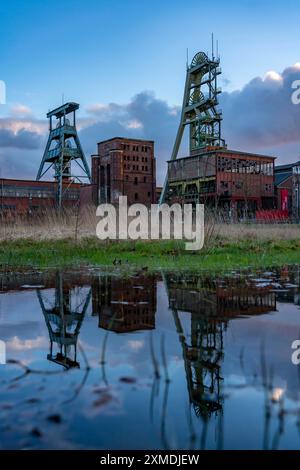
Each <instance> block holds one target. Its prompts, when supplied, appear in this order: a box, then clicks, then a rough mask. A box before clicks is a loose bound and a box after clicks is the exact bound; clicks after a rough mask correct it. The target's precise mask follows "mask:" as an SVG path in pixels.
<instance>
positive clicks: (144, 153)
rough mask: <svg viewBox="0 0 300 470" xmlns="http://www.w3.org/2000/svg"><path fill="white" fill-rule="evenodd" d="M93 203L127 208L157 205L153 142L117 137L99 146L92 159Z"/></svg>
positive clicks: (100, 143)
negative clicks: (120, 202) (120, 203)
mask: <svg viewBox="0 0 300 470" xmlns="http://www.w3.org/2000/svg"><path fill="white" fill-rule="evenodd" d="M92 184H93V201H94V203H95V204H101V203H104V202H109V203H113V204H115V203H117V202H118V200H119V196H122V195H123V196H127V198H128V204H133V203H142V204H145V205H148V206H149V205H150V204H152V203H155V202H156V168H155V158H154V142H153V141H152V140H139V139H126V138H122V137H114V138H113V139H109V140H105V141H103V142H99V143H98V154H96V155H92Z"/></svg>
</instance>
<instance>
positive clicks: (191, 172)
mask: <svg viewBox="0 0 300 470" xmlns="http://www.w3.org/2000/svg"><path fill="white" fill-rule="evenodd" d="M274 160H275V158H274V157H267V156H262V155H255V154H251V153H246V152H237V151H232V150H227V149H217V150H208V151H205V152H199V153H198V154H195V155H192V156H190V157H186V158H179V159H176V160H173V161H172V160H171V161H169V162H168V191H167V194H166V200H167V201H170V200H171V201H173V202H175V201H176V202H182V203H197V202H199V203H203V204H206V205H209V206H210V207H218V208H219V209H220V210H224V211H225V212H227V213H228V212H230V213H231V214H232V216H233V217H234V216H236V217H238V218H241V217H245V218H246V217H251V216H254V214H255V212H256V211H257V210H258V209H273V208H274Z"/></svg>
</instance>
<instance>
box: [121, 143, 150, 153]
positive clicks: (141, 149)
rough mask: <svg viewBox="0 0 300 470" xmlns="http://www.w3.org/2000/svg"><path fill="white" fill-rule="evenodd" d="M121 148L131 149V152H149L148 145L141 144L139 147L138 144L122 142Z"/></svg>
mask: <svg viewBox="0 0 300 470" xmlns="http://www.w3.org/2000/svg"><path fill="white" fill-rule="evenodd" d="M122 147H123V150H132V151H133V152H144V153H147V152H149V147H147V145H142V146H141V147H140V146H139V145H132V146H131V145H129V144H123V145H122Z"/></svg>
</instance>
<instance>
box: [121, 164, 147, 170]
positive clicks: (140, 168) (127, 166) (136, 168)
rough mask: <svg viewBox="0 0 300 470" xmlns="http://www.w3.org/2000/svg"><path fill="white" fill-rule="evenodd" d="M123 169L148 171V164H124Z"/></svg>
mask: <svg viewBox="0 0 300 470" xmlns="http://www.w3.org/2000/svg"><path fill="white" fill-rule="evenodd" d="M124 170H134V171H148V166H147V165H146V166H144V165H142V166H141V167H140V166H139V165H132V167H131V166H130V165H126V164H124Z"/></svg>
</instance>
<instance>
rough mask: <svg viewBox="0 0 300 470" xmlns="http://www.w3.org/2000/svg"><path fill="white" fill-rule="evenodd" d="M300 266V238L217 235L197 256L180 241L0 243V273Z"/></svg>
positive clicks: (17, 241) (5, 241) (29, 241)
mask: <svg viewBox="0 0 300 470" xmlns="http://www.w3.org/2000/svg"><path fill="white" fill-rule="evenodd" d="M293 263H294V264H296V263H300V238H291V239H283V240H280V239H275V238H274V239H273V240H272V239H271V240H270V239H267V238H264V237H262V238H252V239H251V238H247V237H246V238H240V239H232V238H228V237H224V236H216V237H215V238H214V239H212V240H211V241H210V243H209V244H208V246H206V247H205V248H204V249H203V250H201V251H199V252H188V251H186V250H185V249H184V243H183V242H178V241H174V240H171V241H157V242H153V241H149V242H145V241H137V242H133V241H126V242H101V241H99V240H98V239H97V238H96V237H83V238H80V239H79V240H78V241H77V242H76V241H75V240H74V239H73V238H63V239H57V240H51V239H46V240H39V239H37V240H35V239H33V238H25V239H12V240H2V241H0V267H1V269H2V271H7V270H12V269H17V268H24V269H26V268H43V269H45V268H54V267H67V266H70V267H71V266H74V267H80V266H102V267H106V268H114V267H115V265H117V266H118V267H119V268H120V269H121V270H125V271H126V270H129V269H130V268H131V267H132V268H136V267H139V268H146V267H147V269H149V270H156V269H159V268H162V269H167V270H177V269H180V270H186V269H188V270H193V271H198V270H228V269H232V268H237V267H248V266H249V267H250V266H253V267H264V266H265V267H267V266H276V265H283V264H293Z"/></svg>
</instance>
